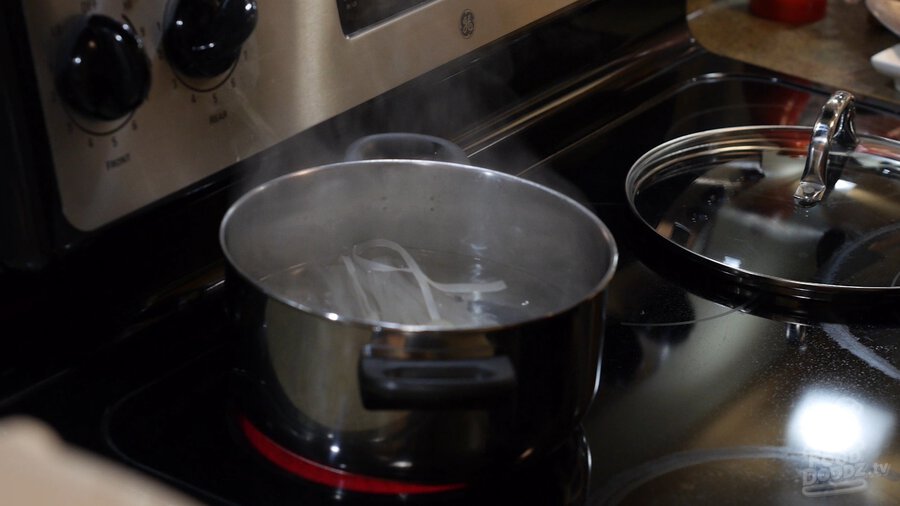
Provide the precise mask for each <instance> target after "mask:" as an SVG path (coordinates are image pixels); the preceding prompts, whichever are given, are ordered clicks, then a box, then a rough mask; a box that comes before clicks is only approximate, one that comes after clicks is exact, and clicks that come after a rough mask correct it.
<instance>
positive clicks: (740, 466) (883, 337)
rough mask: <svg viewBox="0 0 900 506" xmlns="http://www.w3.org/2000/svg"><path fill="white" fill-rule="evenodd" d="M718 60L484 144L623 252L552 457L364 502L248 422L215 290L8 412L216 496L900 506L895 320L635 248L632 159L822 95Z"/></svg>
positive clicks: (485, 157) (866, 111) (781, 113)
mask: <svg viewBox="0 0 900 506" xmlns="http://www.w3.org/2000/svg"><path fill="white" fill-rule="evenodd" d="M710 58H711V57H710ZM710 61H712V64H710ZM717 61H718V60H715V59H711V60H710V59H707V60H703V62H702V63H703V64H702V65H700V64H699V63H698V64H697V67H691V65H686V66H682V67H680V68H679V70H678V71H673V72H670V73H667V74H664V75H662V76H661V77H660V78H658V79H656V80H654V81H653V83H652V86H651V85H650V84H645V85H644V86H651V88H648V90H650V91H652V93H650V91H647V92H640V93H637V92H635V94H627V93H626V94H623V95H622V96H621V97H620V103H619V104H618V105H619V106H620V107H619V110H623V109H627V110H629V111H631V112H629V113H627V114H621V115H615V117H610V114H609V113H608V111H606V109H604V108H605V107H608V104H609V99H610V97H609V96H607V95H591V96H587V97H584V98H582V99H581V100H580V101H579V102H577V103H574V104H572V106H571V107H568V108H565V107H563V108H560V109H559V110H558V111H555V112H553V113H552V114H551V115H550V117H548V121H547V122H541V123H538V124H534V125H530V126H527V127H526V128H523V129H522V130H521V131H520V132H518V133H517V134H516V135H513V136H510V137H508V138H505V139H503V140H501V141H499V142H497V143H495V144H494V145H492V146H491V148H490V149H485V150H483V151H479V152H477V153H474V156H473V161H474V163H476V164H482V165H485V166H489V167H490V166H496V167H497V168H498V169H500V170H512V169H510V168H509V166H507V165H505V164H504V163H503V161H504V160H513V159H515V160H516V161H517V163H518V162H521V161H522V160H523V159H529V160H531V163H528V164H526V165H525V167H527V169H526V170H524V171H522V170H519V171H517V172H518V173H521V174H522V175H523V176H525V177H530V178H532V179H535V180H538V181H541V182H543V183H546V184H548V185H550V186H553V187H555V188H558V189H560V190H562V191H565V192H567V193H569V194H570V195H572V196H573V197H575V198H576V199H578V200H580V201H582V202H584V203H586V204H587V205H590V206H591V207H592V208H593V209H595V210H596V212H597V213H598V214H599V215H600V216H601V218H602V219H603V220H604V221H605V222H606V223H607V224H608V225H609V226H610V228H611V230H612V231H613V234H614V235H615V237H616V240H617V243H618V244H619V247H620V250H621V259H620V264H619V268H618V270H617V273H616V276H615V278H614V280H613V282H612V284H611V286H610V288H609V290H608V302H607V330H606V336H605V345H604V353H603V365H602V379H601V385H600V390H599V393H598V395H597V397H596V399H595V402H594V404H593V406H592V408H591V410H590V412H589V413H588V414H587V416H586V417H585V419H584V420H583V422H582V424H581V427H580V428H579V429H578V431H576V432H575V433H573V434H572V437H571V438H570V439H569V440H568V441H566V442H564V443H563V444H562V445H561V446H560V447H559V448H558V449H557V450H556V451H555V452H554V453H552V454H551V455H550V456H548V457H547V458H545V459H542V460H540V461H537V462H534V463H533V464H531V465H527V466H522V467H521V468H517V469H510V470H509V471H508V473H501V475H492V476H485V477H484V478H483V480H480V481H479V482H477V483H473V484H471V485H470V486H469V487H467V488H466V489H464V490H461V491H454V492H449V493H441V494H430V495H428V496H416V495H404V496H395V495H374V496H373V495H368V496H366V495H361V494H358V493H351V492H347V491H343V490H335V489H333V488H329V487H326V486H322V485H318V484H315V483H311V482H308V481H305V480H304V479H301V478H299V477H297V476H295V475H293V474H291V473H290V472H288V471H286V470H285V469H283V468H282V467H279V466H277V465H275V464H273V463H272V462H270V461H269V460H267V459H265V458H263V457H262V456H260V455H259V454H258V452H256V451H255V450H254V449H253V448H252V447H251V446H250V444H249V443H248V440H247V438H246V434H245V433H244V431H243V430H241V426H240V424H239V420H240V413H239V412H238V411H237V410H236V409H235V407H234V406H233V405H232V403H231V401H230V395H229V388H230V386H229V385H230V384H231V382H232V381H233V377H232V373H231V366H230V363H231V361H230V355H229V353H230V352H229V348H228V346H227V344H226V342H227V335H228V334H227V328H226V326H225V324H224V323H223V322H224V319H223V317H222V316H223V314H222V307H221V294H220V293H218V291H216V290H212V291H210V293H209V296H208V297H207V298H204V299H202V300H200V301H198V302H195V303H194V304H191V305H190V306H188V307H185V308H184V309H183V310H182V311H179V312H178V313H177V315H175V316H172V317H168V318H165V319H162V320H160V321H158V322H156V323H154V324H152V325H149V326H147V327H146V328H142V329H136V330H135V331H134V332H133V333H132V335H130V336H129V337H128V338H127V339H123V340H122V341H121V342H117V343H112V344H110V345H108V346H106V347H104V348H103V349H101V350H100V351H99V352H97V353H94V354H92V355H90V356H89V357H85V358H84V360H81V361H79V362H78V363H76V364H75V365H74V366H73V367H71V368H70V369H68V370H66V371H64V372H62V373H60V374H59V375H57V376H56V377H54V378H51V379H50V380H48V381H45V382H43V383H41V384H39V385H36V386H35V387H34V388H32V389H30V390H28V391H26V392H23V393H22V394H20V395H18V396H17V397H15V398H11V399H8V400H6V401H4V404H2V405H0V408H2V411H3V412H4V413H12V412H15V413H27V414H31V415H33V416H36V417H38V418H41V419H43V420H46V421H48V422H49V423H50V424H51V425H53V427H54V428H56V429H57V430H58V431H59V432H60V433H61V434H62V435H63V437H64V438H66V439H67V440H68V441H70V442H72V443H74V444H77V445H80V446H83V447H86V448H89V449H91V450H92V451H95V452H97V453H100V454H103V455H105V456H108V457H109V458H112V459H115V460H118V461H120V462H123V463H124V464H127V465H129V466H132V467H134V468H136V469H137V470H139V471H141V472H144V473H147V474H149V475H151V476H154V477H156V478H158V479H161V480H162V481H164V482H166V483H168V484H169V485H171V486H174V487H177V488H179V489H182V490H184V491H186V492H187V493H189V494H192V495H194V496H196V497H197V498H199V499H200V500H202V501H205V502H208V503H213V504H234V505H245V504H329V503H357V504H359V503H362V504H373V503H396V502H413V503H416V502H422V503H445V504H541V505H554V504H760V503H762V504H814V503H815V504H897V503H898V502H900V432H898V430H900V429H898V427H900V419H898V417H900V415H898V413H900V325H897V324H896V323H892V322H891V321H890V320H891V319H890V318H887V319H885V321H880V322H878V323H875V322H872V321H867V320H858V321H847V320H834V321H831V320H813V319H810V318H801V319H795V318H792V317H791V316H795V315H791V314H788V315H780V314H774V313H773V312H772V311H771V308H770V307H768V306H767V305H766V304H765V302H766V301H764V300H762V299H760V298H759V297H757V296H756V295H754V294H752V293H750V294H746V293H742V294H739V295H729V294H728V293H721V292H719V293H717V292H716V290H715V287H712V288H711V289H710V287H705V289H706V290H710V291H704V289H701V288H694V287H693V286H691V288H686V286H689V285H692V283H687V282H685V280H686V277H690V276H695V277H696V276H700V277H702V272H701V273H698V272H695V271H686V270H685V269H684V268H683V266H681V265H679V264H677V263H674V262H670V261H667V257H666V255H665V252H664V251H646V250H644V249H642V247H641V244H642V242H641V241H640V238H639V233H638V231H637V230H636V229H635V223H634V221H633V220H632V219H631V218H630V215H629V213H628V209H627V206H626V204H625V198H624V187H623V180H624V176H625V172H626V171H627V170H628V168H629V167H630V165H631V163H632V162H633V161H634V160H635V159H636V158H637V157H638V156H640V155H641V154H642V153H643V152H645V151H646V150H648V149H649V148H651V147H653V146H655V145H658V144H659V143H661V142H663V141H665V140H667V139H671V138H674V137H677V136H679V135H682V134H686V133H689V132H693V131H698V130H703V129H708V128H715V127H723V126H734V125H741V124H760V123H771V122H790V123H795V124H807V123H810V122H811V121H812V119H813V118H814V117H815V116H816V114H817V113H818V109H819V108H820V107H821V104H822V103H824V101H825V99H826V98H827V93H826V92H825V90H810V89H806V88H802V87H798V86H792V85H784V84H778V83H775V82H772V81H771V80H768V79H763V78H755V77H752V76H751V77H748V76H738V75H729V74H724V75H719V74H717V75H711V74H707V73H706V70H705V69H708V68H709V67H710V65H712V68H713V69H715V64H716V62H717ZM723 65H724V64H723ZM725 68H731V67H730V66H727V65H726V66H725ZM701 70H703V71H704V72H700V71H701ZM704 75H705V76H706V77H697V76H704ZM686 76H687V77H686ZM639 91H640V90H639ZM648 96H650V97H656V98H654V99H652V100H647V99H646V97H648ZM636 97H644V98H636ZM629 101H630V102H629ZM591 118H595V120H594V121H593V122H592V120H591ZM785 118H787V119H786V120H785ZM565 124H570V125H578V129H580V131H581V135H579V136H578V138H577V139H576V140H575V141H572V142H567V143H564V148H563V149H554V150H549V148H548V151H543V148H542V146H548V145H549V143H548V141H547V139H548V138H550V137H553V136H554V135H556V138H557V140H559V134H553V133H552V132H548V131H547V130H545V128H549V127H548V125H551V126H559V125H565ZM857 125H858V128H859V129H860V130H861V131H867V132H869V133H875V134H883V133H885V132H887V131H890V130H892V129H894V128H896V127H897V126H898V125H900V120H898V118H897V117H896V116H892V115H890V114H886V113H885V111H883V110H877V109H876V108H866V107H861V108H860V113H859V119H858V121H857ZM532 140H534V142H533V143H532ZM523 146H533V149H531V150H530V152H529V155H528V157H526V158H523V157H522V156H518V157H513V156H512V155H511V153H516V152H521V150H522V149H523ZM701 285H702V283H697V286H698V287H700V286H701ZM219 291H220V290H219ZM895 321H896V320H895Z"/></svg>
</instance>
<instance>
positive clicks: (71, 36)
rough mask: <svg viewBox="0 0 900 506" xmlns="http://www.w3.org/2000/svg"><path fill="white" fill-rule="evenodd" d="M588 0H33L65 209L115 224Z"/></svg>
mask: <svg viewBox="0 0 900 506" xmlns="http://www.w3.org/2000/svg"><path fill="white" fill-rule="evenodd" d="M576 1H577V0H492V1H491V2H470V1H468V0H430V1H425V0H403V1H401V2H386V3H385V4H382V3H380V2H379V3H378V4H379V5H380V6H381V7H377V8H375V7H367V5H368V2H363V1H359V2H357V1H355V0H353V1H351V0H308V1H302V2H298V1H296V0H264V1H258V0H213V1H210V0H117V1H106V0H80V1H72V0H23V4H22V5H23V7H24V12H25V17H26V23H27V29H28V34H29V41H30V44H31V49H32V55H33V58H34V63H35V73H36V75H37V81H38V86H39V92H40V97H41V103H42V106H43V114H44V119H45V123H46V125H47V130H48V135H49V139H50V149H51V152H52V156H53V162H54V169H55V172H56V180H57V184H58V187H59V193H60V196H61V199H62V207H63V212H64V214H65V216H66V218H67V219H68V221H69V222H70V223H71V224H72V225H73V226H74V227H76V228H78V229H80V230H86V231H87V230H94V229H97V228H99V227H102V226H103V225H105V224H107V223H110V222H112V221H114V220H116V219H119V218H121V217H123V216H126V215H127V214H129V213H131V212H133V211H135V210H137V209H140V208H141V207H144V206H146V205H148V204H150V203H152V202H155V201H157V200H159V199H161V198H163V197H166V196H168V195H171V194H173V193H175V192H178V191H179V190H181V189H184V188H185V187H187V186H189V185H191V184H193V183H196V182H197V181H199V180H201V179H203V178H204V177H207V176H210V175H212V174H214V173H216V172H218V171H220V170H222V169H224V168H226V167H229V166H231V165H233V164H234V163H236V162H238V161H240V160H242V159H245V158H247V157H249V156H251V155H253V154H255V153H258V152H260V151H263V150H265V149H267V148H269V147H271V146H272V145H274V144H276V143H278V142H281V141H283V140H285V139H287V138H288V137H290V136H292V135H295V134H297V133H299V132H301V131H303V130H305V129H307V128H309V127H311V126H313V125H315V124H317V123H319V122H322V121H324V120H326V119H328V118H331V117H333V116H335V115H337V114H340V113H341V112H344V111H346V110H347V109H350V108H351V107H353V106H355V105H358V104H360V103H362V102H364V101H366V100H369V99H371V98H373V97H375V96H377V95H380V94H382V93H384V92H386V91H388V90H390V89H391V88H394V87H396V86H398V85H400V84H402V83H404V82H406V81H408V80H410V79H413V78H415V77H417V76H419V75H421V74H423V73H425V72H428V71H429V70H432V69H434V68H436V67H438V66H440V65H442V64H444V63H447V62H448V61H450V60H452V59H454V58H457V57H459V56H462V55H464V54H466V53H467V52H469V51H472V50H474V49H476V48H478V47H480V46H483V45H485V44H487V43H489V42H492V41H494V40H496V39H497V38H499V37H502V36H504V35H506V34H508V33H510V32H512V31H514V30H516V29H518V28H521V27H523V26H525V25H527V24H529V23H531V22H534V21H536V20H538V19H540V18H542V17H544V16H547V15H549V14H551V13H553V12H554V11H556V10H559V9H561V8H563V7H565V6H567V5H569V4H572V3H575V2H576ZM386 4H390V6H392V7H391V8H390V9H387V8H386V7H385V5H386ZM373 9H374V10H373Z"/></svg>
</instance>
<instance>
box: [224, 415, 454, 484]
mask: <svg viewBox="0 0 900 506" xmlns="http://www.w3.org/2000/svg"><path fill="white" fill-rule="evenodd" d="M239 423H240V426H241V430H242V431H243V433H244V435H245V436H246V437H247V440H248V441H249V442H250V444H251V445H252V446H253V447H254V448H255V449H256V450H257V451H259V453H261V454H262V455H263V456H264V457H266V458H267V459H269V460H270V461H271V462H272V463H274V464H275V465H277V466H278V467H280V468H282V469H284V470H286V471H288V472H290V473H292V474H295V475H297V476H299V477H301V478H303V479H306V480H309V481H312V482H315V483H319V484H321V485H326V486H329V487H333V488H338V489H341V490H350V491H353V492H362V493H367V494H396V495H400V494H434V493H440V492H451V491H455V490H460V489H463V488H465V487H466V485H465V484H464V483H448V484H441V485H433V484H424V483H404V482H399V481H391V480H385V479H382V478H373V477H370V476H363V475H359V474H353V473H348V472H347V471H341V470H339V469H333V468H330V467H328V466H324V465H322V464H319V463H317V462H313V461H311V460H308V459H305V458H303V457H301V456H299V455H297V454H296V453H293V452H291V451H289V450H286V449H284V448H282V447H281V446H280V445H278V443H276V442H274V441H272V440H271V439H269V438H268V437H267V436H266V435H265V434H263V433H262V432H260V431H259V429H257V428H256V427H255V426H254V425H253V424H252V423H250V421H249V420H247V419H246V418H244V417H240V419H239Z"/></svg>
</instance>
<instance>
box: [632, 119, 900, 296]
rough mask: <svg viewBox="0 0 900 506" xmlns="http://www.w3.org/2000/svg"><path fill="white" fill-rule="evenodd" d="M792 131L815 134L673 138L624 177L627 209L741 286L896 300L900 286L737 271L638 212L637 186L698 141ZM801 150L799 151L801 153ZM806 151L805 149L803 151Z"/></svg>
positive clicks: (722, 132) (774, 128)
mask: <svg viewBox="0 0 900 506" xmlns="http://www.w3.org/2000/svg"><path fill="white" fill-rule="evenodd" d="M765 131H769V132H793V133H798V134H799V133H803V134H805V135H807V136H810V135H811V134H812V132H813V128H812V127H806V126H802V125H747V126H736V127H725V128H716V129H710V130H702V131H699V132H694V133H690V134H687V135H683V136H680V137H676V138H674V139H670V140H668V141H666V142H664V143H662V144H660V145H658V146H656V147H654V148H653V149H651V150H650V151H647V152H646V153H644V155H642V156H641V157H640V158H638V159H637V161H635V162H634V164H633V165H632V166H631V168H630V169H629V171H628V174H627V176H626V177H625V196H626V198H627V199H628V207H629V209H630V211H631V213H632V215H633V216H635V217H637V218H638V220H640V222H641V224H643V226H644V227H646V228H647V229H649V230H650V232H652V233H653V234H656V235H657V236H658V237H660V238H661V239H665V241H666V243H667V244H668V245H670V246H674V247H676V248H677V249H678V250H679V251H681V252H682V253H684V254H687V255H689V256H690V257H692V258H693V259H694V260H697V261H699V262H702V263H704V264H707V265H709V266H710V267H711V268H714V269H716V270H718V271H719V272H722V273H725V274H727V275H729V276H731V277H733V278H734V279H735V280H736V281H737V282H738V283H739V284H748V281H749V284H750V285H752V286H754V287H757V288H766V287H768V289H769V290H770V291H772V290H774V291H776V292H785V291H787V292H788V293H791V294H792V295H793V296H794V297H797V298H799V299H801V300H802V299H811V300H830V299H831V298H833V297H835V296H839V295H858V296H870V295H881V296H885V297H890V298H892V299H893V298H894V297H897V296H900V285H898V286H861V285H841V284H830V283H819V282H814V281H798V280H794V279H788V278H784V277H780V276H775V275H769V274H763V273H760V272H756V271H752V270H748V269H744V268H736V267H733V266H731V265H728V264H726V263H724V262H721V261H719V260H715V259H712V258H709V257H707V256H705V255H701V254H699V253H697V252H695V251H693V250H691V249H689V248H687V247H685V246H684V245H681V244H678V243H677V242H675V241H672V240H670V239H668V238H666V237H663V236H661V235H659V234H658V233H657V231H656V229H655V228H654V227H653V226H652V225H651V224H650V223H648V222H647V220H646V218H645V217H644V216H643V215H642V214H641V213H640V212H639V211H638V209H637V206H636V204H635V197H636V194H637V193H638V187H639V186H640V185H641V181H643V180H644V179H645V178H646V177H648V176H650V175H652V174H655V173H657V172H659V171H662V170H665V167H660V165H659V162H660V158H661V157H664V158H668V157H672V156H676V155H678V154H679V153H682V152H684V151H688V150H699V149H701V148H703V147H704V144H703V143H701V142H698V140H700V139H704V138H709V140H714V139H715V138H716V137H722V136H726V135H729V134H740V133H756V132H765ZM857 136H858V137H859V138H860V139H869V140H873V141H876V142H888V143H891V144H895V145H898V146H900V143H898V142H897V141H896V140H894V139H889V138H886V137H881V136H877V135H870V134H857ZM679 145H683V146H684V148H683V149H678V150H676V149H673V148H675V147H677V146H679ZM800 150H801V149H799V148H798V151H800ZM802 151H804V152H805V148H803V149H802Z"/></svg>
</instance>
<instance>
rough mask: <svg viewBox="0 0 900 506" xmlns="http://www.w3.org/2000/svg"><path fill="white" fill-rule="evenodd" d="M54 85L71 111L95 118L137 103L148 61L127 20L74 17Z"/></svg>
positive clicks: (143, 93) (145, 87)
mask: <svg viewBox="0 0 900 506" xmlns="http://www.w3.org/2000/svg"><path fill="white" fill-rule="evenodd" d="M56 89H57V92H58V93H59V96H60V98H62V100H63V101H64V102H65V103H66V104H68V105H69V106H70V107H71V108H72V109H74V110H75V111H77V112H79V113H81V114H84V115H85V116H89V117H91V118H94V119H99V120H107V121H110V120H114V119H118V118H121V117H122V116H125V115H126V114H128V113H130V112H131V111H133V110H135V109H136V108H137V107H138V106H139V105H141V103H142V102H143V101H144V99H146V98H147V93H148V92H149V91H150V60H149V59H148V58H147V54H146V53H145V52H144V45H143V42H141V39H140V37H138V36H137V34H136V33H135V32H134V29H133V28H132V27H131V24H130V23H129V22H124V21H117V20H115V19H113V18H110V17H107V16H102V15H99V14H94V15H91V16H88V17H83V18H80V19H78V20H77V21H75V24H74V25H73V26H72V27H71V28H70V29H69V30H68V32H67V37H66V39H65V41H64V43H63V46H62V54H61V55H60V59H59V63H58V65H57V68H56Z"/></svg>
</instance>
